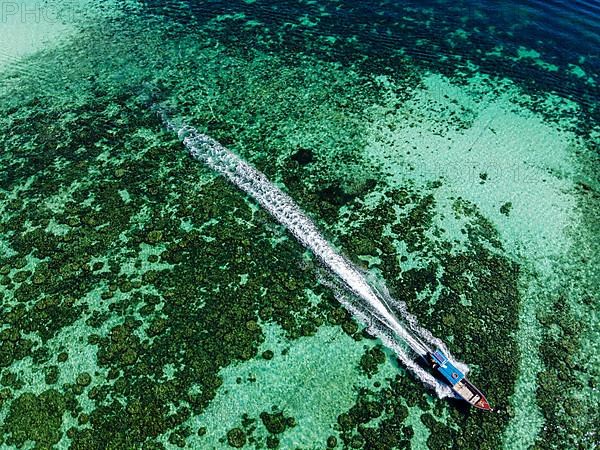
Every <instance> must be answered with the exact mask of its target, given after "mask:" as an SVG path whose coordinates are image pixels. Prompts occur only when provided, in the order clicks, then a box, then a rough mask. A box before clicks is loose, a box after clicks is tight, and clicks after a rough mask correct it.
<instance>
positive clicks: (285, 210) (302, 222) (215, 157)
mask: <svg viewBox="0 0 600 450" xmlns="http://www.w3.org/2000/svg"><path fill="white" fill-rule="evenodd" d="M161 114H162V116H163V120H164V121H165V123H166V125H167V127H168V128H169V129H171V130H173V131H176V132H177V134H178V136H179V138H180V139H181V140H182V141H183V144H184V145H185V147H186V148H187V150H188V151H189V153H190V155H191V156H192V157H193V158H195V159H197V160H199V161H202V162H203V163H205V164H206V165H207V166H209V167H210V168H211V169H213V170H215V171H216V172H219V173H220V174H222V175H224V176H226V177H227V178H228V179H229V180H230V181H231V182H232V183H234V184H235V185H236V186H237V187H239V188H240V189H241V190H243V191H244V192H246V193H247V194H249V195H250V196H252V197H253V198H254V199H255V200H256V201H257V202H258V203H259V204H260V205H261V206H262V207H263V208H265V209H266V210H267V211H268V212H269V213H271V215H272V216H273V217H274V218H275V219H277V220H278V221H279V222H280V223H281V224H283V225H284V226H285V227H286V228H287V229H288V230H289V231H290V232H291V233H292V234H293V235H294V236H295V237H296V239H298V241H300V243H302V244H303V245H304V246H305V247H307V248H308V249H310V250H311V251H312V252H313V253H314V255H315V256H317V258H318V259H319V260H320V261H321V263H322V264H323V265H324V266H326V267H327V268H329V270H331V271H332V272H333V273H334V274H335V275H337V276H338V277H339V279H340V280H341V281H342V282H343V284H344V286H345V287H346V288H347V289H348V290H350V291H351V292H352V293H353V294H354V295H355V296H357V297H358V298H360V299H361V300H362V302H361V303H362V305H363V306H362V307H357V306H356V305H353V304H352V303H351V302H350V301H347V298H346V297H344V295H343V294H342V293H341V292H339V290H338V292H336V295H337V298H338V300H339V301H340V302H341V303H342V304H343V305H344V306H345V307H346V308H347V309H348V310H349V311H350V312H351V313H352V314H354V315H355V317H357V318H358V319H359V320H360V321H361V322H363V323H364V324H365V325H367V326H369V327H370V330H371V332H372V333H373V334H374V335H376V336H377V337H379V338H380V339H381V340H382V341H383V343H384V344H386V346H388V347H389V348H391V349H392V350H393V351H394V353H395V354H396V355H397V356H398V358H399V359H400V360H401V361H402V362H403V364H405V365H406V367H407V368H408V369H410V370H411V371H412V372H413V373H415V375H416V376H417V377H418V378H419V379H421V380H422V381H423V382H424V383H425V384H426V385H428V386H430V387H432V388H434V389H435V390H436V392H437V394H438V395H439V396H440V397H445V396H449V395H451V393H450V389H449V388H448V387H447V386H445V385H443V384H442V383H440V382H439V381H438V380H436V379H435V378H434V377H433V376H432V375H431V374H429V373H428V372H427V371H425V370H423V369H422V368H421V367H420V366H419V365H418V364H417V363H416V362H415V359H414V357H411V356H409V354H408V353H407V352H406V351H405V349H403V348H402V347H401V346H400V345H398V341H397V339H398V338H400V339H401V340H402V341H404V342H405V343H406V344H408V346H409V347H410V348H411V349H412V350H413V351H414V352H415V353H416V354H418V355H420V356H422V357H425V356H426V355H427V353H429V352H430V351H431V348H430V347H429V346H428V345H427V344H426V343H425V342H428V343H431V344H432V345H437V346H441V347H443V348H445V347H444V346H443V343H442V342H441V341H439V340H438V339H435V338H434V337H433V336H431V334H430V333H429V332H427V331H426V330H423V329H422V328H421V327H419V326H418V325H417V322H416V319H415V318H414V317H413V316H412V315H410V314H408V311H406V306H405V305H404V303H402V302H397V301H396V302H395V306H396V308H397V309H398V311H399V312H400V313H401V315H402V316H403V318H404V319H405V320H406V321H407V322H408V324H409V326H410V328H411V329H412V331H413V333H411V332H410V331H409V330H408V329H407V328H406V327H405V326H404V325H403V324H402V323H401V322H400V321H399V320H398V318H397V317H396V316H395V314H394V313H393V312H392V310H391V308H390V307H389V306H388V305H387V304H386V300H385V299H384V295H387V294H385V293H384V294H383V295H382V293H380V292H378V291H377V290H376V289H375V288H373V287H372V286H371V285H370V284H369V282H368V281H367V278H366V277H365V275H364V274H363V273H362V272H361V271H360V270H359V269H358V268H357V267H356V266H354V264H352V263H351V262H350V261H349V260H348V259H346V258H345V257H344V256H342V255H341V254H340V253H338V252H337V251H336V250H335V249H334V248H333V247H332V246H331V244H329V242H327V240H325V238H324V237H323V236H322V235H321V233H320V232H319V230H318V229H317V227H316V226H315V224H314V223H313V222H312V220H310V218H308V217H307V216H306V215H305V214H304V213H303V212H302V210H301V209H300V208H299V206H298V205H297V204H296V203H295V202H294V201H293V200H292V198H290V197H289V196H288V195H287V194H285V193H284V192H283V191H281V190H280V189H279V188H278V187H277V186H275V185H274V184H272V183H271V182H270V181H269V180H268V179H267V178H266V177H265V175H263V174H262V173H261V172H259V171H258V170H256V169H255V168H253V167H251V166H250V165H249V164H247V163H246V162H244V161H243V160H241V159H240V158H239V157H238V156H237V155H235V154H234V153H233V152H231V151H230V150H228V149H227V148H225V147H224V146H222V145H221V144H219V143H218V142H217V141H215V140H214V139H212V138H211V137H209V136H207V135H205V134H202V133H199V132H198V131H197V130H195V129H194V128H192V127H190V126H186V125H184V126H181V127H179V126H177V125H175V124H174V123H173V122H171V121H170V120H169V119H168V118H167V117H166V115H165V114H164V113H163V112H161ZM387 296H388V301H389V300H390V299H391V297H389V295H387ZM414 333H416V334H418V335H419V336H420V337H419V336H417V335H416V334H414ZM424 341H425V342H424ZM446 354H448V355H449V353H446Z"/></svg>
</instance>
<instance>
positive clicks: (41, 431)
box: [1, 389, 67, 448]
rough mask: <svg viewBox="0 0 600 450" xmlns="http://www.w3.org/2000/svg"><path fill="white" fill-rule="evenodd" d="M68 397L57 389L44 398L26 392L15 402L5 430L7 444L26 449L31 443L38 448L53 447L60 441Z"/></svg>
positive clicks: (45, 394) (47, 392) (42, 395)
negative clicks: (25, 446)
mask: <svg viewBox="0 0 600 450" xmlns="http://www.w3.org/2000/svg"><path fill="white" fill-rule="evenodd" d="M66 411H67V401H66V399H65V397H64V396H63V395H62V394H61V393H59V392H58V391H57V390H55V389H50V390H47V391H44V392H42V393H41V394H40V395H34V394H32V393H25V394H22V395H20V396H19V397H17V398H16V399H14V400H13V401H12V403H11V406H10V410H9V412H8V415H7V417H6V420H5V421H4V425H3V426H2V427H1V429H2V432H3V434H4V442H5V443H6V444H7V445H15V446H17V447H22V446H23V445H25V444H26V443H27V442H28V441H32V442H34V443H35V444H36V448H52V447H53V446H54V445H56V444H57V443H58V441H59V440H60V438H61V436H62V433H61V426H62V422H63V414H64V413H65V412H66Z"/></svg>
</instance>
